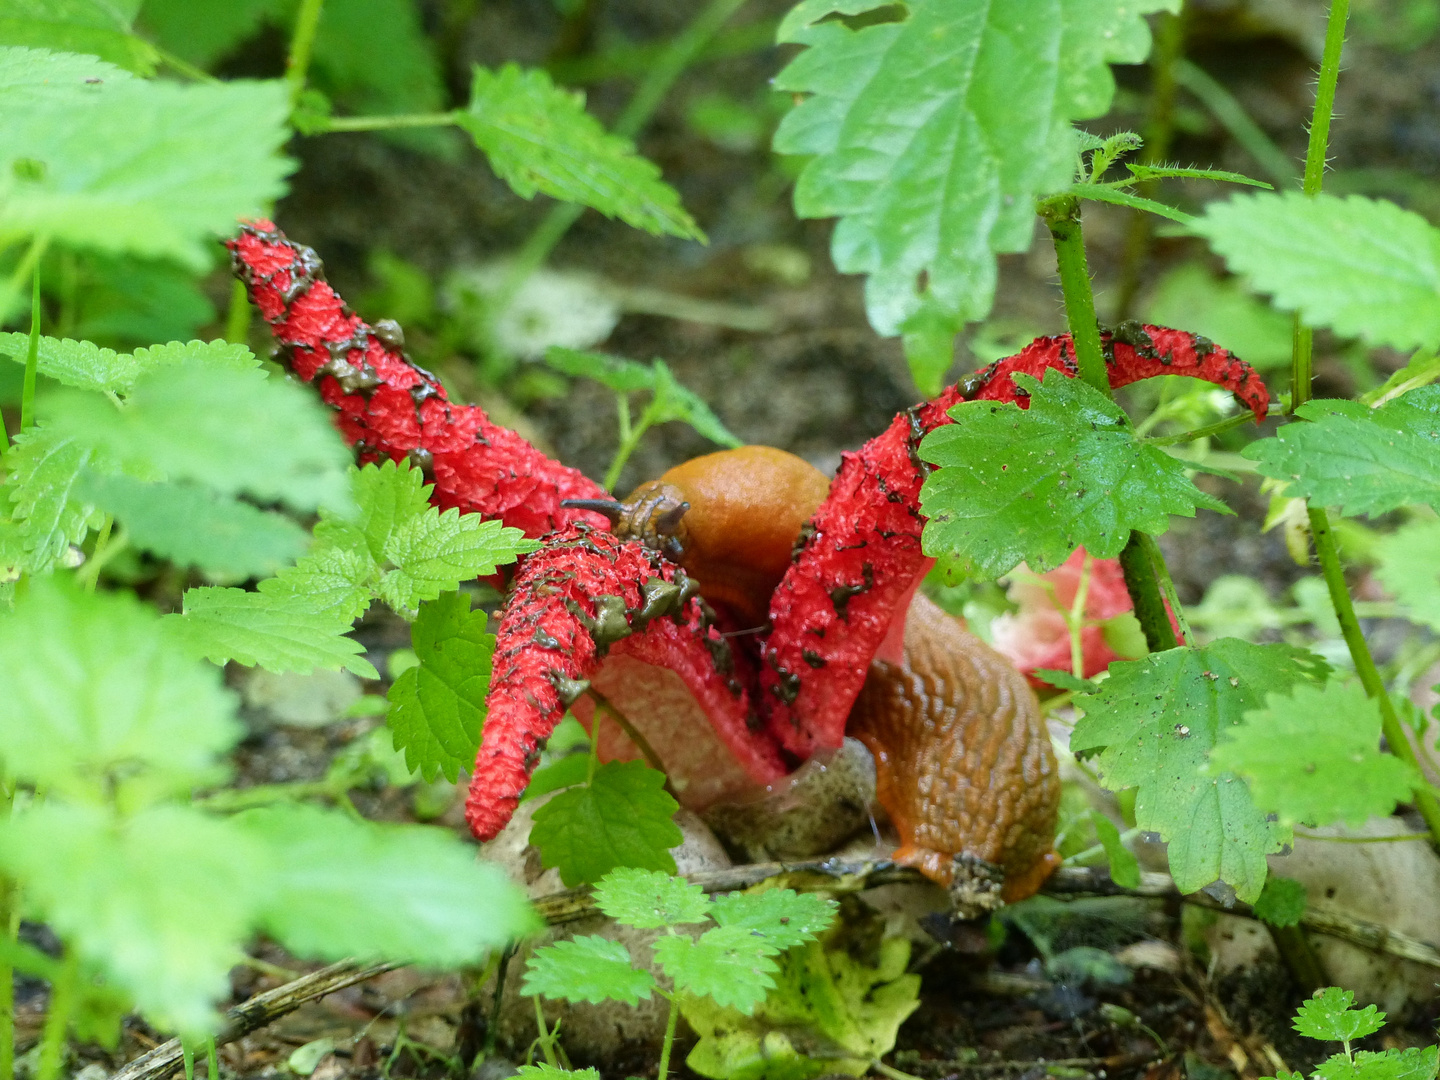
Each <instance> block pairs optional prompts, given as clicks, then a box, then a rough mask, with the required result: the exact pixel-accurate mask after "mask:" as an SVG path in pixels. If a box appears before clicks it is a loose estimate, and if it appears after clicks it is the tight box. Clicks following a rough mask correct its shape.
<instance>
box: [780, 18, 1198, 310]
mask: <svg viewBox="0 0 1440 1080" xmlns="http://www.w3.org/2000/svg"><path fill="white" fill-rule="evenodd" d="M886 8H887V5H886V4H885V3H884V2H883V0H869V2H864V0H861V2H849V3H843V2H836V0H819V2H815V0H806V2H805V3H801V4H800V5H798V6H797V7H796V8H795V9H794V10H792V11H791V12H790V14H789V15H788V16H787V17H786V18H785V19H784V21H783V22H782V23H781V25H780V30H779V34H778V38H779V40H780V41H781V42H791V43H795V44H800V45H805V46H807V48H806V49H805V51H804V52H802V53H801V54H800V55H799V56H798V57H796V58H795V59H794V60H792V61H791V63H790V65H789V66H788V67H786V68H785V70H784V71H782V72H781V73H780V75H779V76H777V78H776V79H775V86H776V88H777V89H779V90H783V91H788V92H791V93H796V94H806V95H809V96H808V97H807V98H806V99H805V100H804V101H803V102H802V103H801V104H800V105H798V106H797V107H796V108H795V109H794V110H793V111H792V112H791V113H790V114H789V115H788V116H786V117H785V119H784V121H783V122H782V123H781V125H780V129H779V131H778V132H777V133H776V135H775V149H776V150H777V151H779V152H780V153H782V154H802V155H806V156H809V157H810V160H809V162H808V163H807V164H806V166H805V168H804V170H803V171H802V173H801V174H800V180H799V182H798V184H797V185H796V189H795V210H796V213H798V214H799V215H800V216H801V217H838V218H840V221H839V223H838V225H837V226H836V229H835V234H834V239H833V241H832V245H831V249H832V254H833V256H834V259H835V265H836V266H837V267H838V268H839V269H840V270H842V271H844V272H846V273H863V274H868V275H869V280H868V281H867V282H866V306H867V309H868V311H869V314H870V321H871V323H872V325H874V327H875V328H876V329H877V330H879V331H880V332H881V333H882V334H897V333H900V332H901V331H902V329H903V330H909V329H911V328H912V326H915V325H918V318H917V317H919V316H920V315H921V314H922V313H926V314H927V315H928V316H929V317H930V318H931V319H932V320H935V319H940V320H944V321H945V322H946V323H948V324H949V327H950V330H951V332H953V331H954V330H957V329H958V328H959V326H960V325H961V324H963V323H964V322H967V321H971V320H975V319H980V318H983V317H984V316H985V315H986V314H987V313H988V312H989V310H990V305H991V303H992V301H993V298H994V292H995V279H996V278H995V275H996V270H995V254H996V253H998V252H1010V251H1024V250H1025V249H1026V248H1027V247H1029V245H1030V238H1031V236H1032V234H1033V230H1034V210H1033V202H1034V199H1035V197H1036V196H1037V195H1042V194H1048V193H1052V192H1057V191H1060V190H1063V189H1064V188H1066V187H1068V186H1069V184H1070V181H1071V179H1072V177H1073V174H1074V170H1075V161H1076V156H1077V152H1078V149H1079V142H1078V139H1077V136H1076V133H1075V131H1074V129H1073V128H1072V127H1071V126H1070V123H1069V121H1071V120H1076V119H1082V118H1085V117H1091V116H1099V115H1101V114H1102V113H1104V112H1105V111H1106V109H1107V108H1108V107H1109V104H1110V99H1111V96H1112V95H1113V92H1114V82H1113V79H1112V78H1111V75H1110V71H1109V68H1108V67H1107V66H1106V65H1107V62H1111V61H1114V62H1122V63H1125V62H1129V63H1134V62H1138V61H1139V60H1141V59H1143V58H1144V56H1145V54H1146V52H1147V51H1148V49H1149V45H1150V34H1149V30H1148V29H1147V27H1146V25H1145V22H1144V21H1143V19H1142V16H1143V15H1145V14H1147V13H1149V12H1152V11H1157V10H1161V9H1166V10H1175V8H1176V5H1175V4H1173V3H1170V2H1167V0H1141V2H1139V3H1134V2H1121V0H1103V2H1098V3H1097V2H1095V0H1060V2H1058V3H1057V2H1053V0H1012V2H1009V3H1005V4H992V5H985V6H981V7H973V8H972V7H967V6H964V5H961V6H956V5H954V4H947V3H944V2H943V0H914V2H912V3H909V4H906V5H904V6H903V7H901V6H899V5H895V8H896V11H897V13H896V14H895V15H891V16H890V17H889V18H882V19H879V20H867V22H868V25H864V26H863V27H862V28H861V29H858V30H852V29H851V28H850V27H849V26H848V25H847V24H846V23H845V22H844V21H843V20H839V19H831V18H829V16H830V15H831V14H832V13H833V12H837V11H838V12H841V13H843V14H859V13H868V12H874V11H876V10H877V9H886ZM884 14H885V15H890V12H889V11H888V10H886V11H884ZM1022 42H1023V46H1022V45H1021V44H1020V43H1022ZM920 102H923V103H924V104H923V106H920V105H918V104H917V103H920ZM922 278H923V280H924V284H923V286H921V285H917V279H922Z"/></svg>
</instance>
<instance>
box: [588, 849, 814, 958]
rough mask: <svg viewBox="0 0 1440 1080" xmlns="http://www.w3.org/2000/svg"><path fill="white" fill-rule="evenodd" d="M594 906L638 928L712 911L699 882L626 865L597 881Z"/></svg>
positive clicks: (673, 922) (688, 920)
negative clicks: (690, 881)
mask: <svg viewBox="0 0 1440 1080" xmlns="http://www.w3.org/2000/svg"><path fill="white" fill-rule="evenodd" d="M595 906H596V907H598V908H599V909H600V910H601V911H603V912H604V913H605V914H606V915H609V916H610V917H611V918H612V919H615V920H616V921H617V922H623V923H625V924H626V925H627V926H633V927H635V928H636V929H638V930H654V929H655V928H657V927H661V926H680V925H683V924H685V923H700V922H704V921H705V920H706V919H708V918H709V917H710V911H711V904H710V898H709V897H707V896H706V895H705V890H703V889H702V888H700V886H699V885H691V884H690V883H689V882H687V881H686V880H685V879H684V878H682V877H678V876H675V875H671V874H663V873H657V872H656V871H654V870H641V869H639V868H637V867H629V866H622V867H617V868H616V869H614V870H611V871H610V873H608V874H606V875H605V877H604V878H602V879H601V880H600V882H599V883H598V884H596V886H595ZM722 925H723V924H722ZM787 948H788V946H787Z"/></svg>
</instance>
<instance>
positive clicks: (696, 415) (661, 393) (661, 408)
mask: <svg viewBox="0 0 1440 1080" xmlns="http://www.w3.org/2000/svg"><path fill="white" fill-rule="evenodd" d="M652 363H653V367H654V371H655V397H654V400H652V401H651V403H650V405H649V406H648V408H647V409H646V411H647V412H651V411H652V410H653V416H654V419H653V421H652V422H653V423H656V424H664V423H668V422H670V421H672V420H680V421H682V422H684V423H686V424H689V425H690V426H691V427H692V428H694V429H695V430H696V431H697V432H699V433H700V434H701V435H703V436H705V438H707V439H709V440H710V441H711V442H717V443H719V444H720V445H721V446H729V447H736V446H740V445H741V442H740V440H739V439H738V438H736V437H735V435H734V434H733V433H732V432H731V431H730V429H729V428H727V427H726V426H725V425H724V424H722V423H721V422H720V418H719V417H718V416H716V415H715V414H714V413H713V412H712V411H711V410H710V406H709V405H707V404H705V400H704V398H702V397H700V395H699V394H697V393H695V391H693V390H691V389H689V388H688V387H685V386H681V385H680V384H679V383H678V382H676V381H675V376H674V375H672V374H670V369H669V368H668V367H667V366H666V365H665V361H663V360H655V361H653V362H652Z"/></svg>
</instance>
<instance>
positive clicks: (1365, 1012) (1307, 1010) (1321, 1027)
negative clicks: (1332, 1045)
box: [1295, 986, 1385, 1043]
mask: <svg viewBox="0 0 1440 1080" xmlns="http://www.w3.org/2000/svg"><path fill="white" fill-rule="evenodd" d="M1354 1005H1355V995H1354V994H1352V993H1351V992H1350V991H1349V990H1340V989H1337V988H1336V987H1333V986H1332V987H1329V988H1328V989H1325V990H1321V991H1320V992H1319V993H1318V994H1316V995H1315V996H1314V997H1312V998H1311V999H1310V1000H1309V1001H1307V1002H1305V1004H1303V1005H1301V1006H1300V1010H1299V1011H1298V1012H1297V1013H1296V1014H1295V1030H1296V1031H1298V1032H1300V1034H1301V1035H1307V1036H1309V1037H1310V1038H1312V1039H1323V1040H1325V1041H1327V1042H1344V1043H1348V1042H1350V1041H1351V1040H1353V1039H1362V1038H1364V1037H1365V1036H1366V1035H1373V1034H1375V1032H1377V1031H1379V1030H1380V1029H1381V1028H1382V1027H1384V1026H1385V1014H1384V1013H1382V1012H1381V1011H1380V1010H1379V1009H1377V1008H1376V1007H1375V1006H1374V1005H1367V1006H1365V1008H1363V1009H1357V1008H1355V1007H1354Z"/></svg>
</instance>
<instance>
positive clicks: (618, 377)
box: [545, 345, 655, 394]
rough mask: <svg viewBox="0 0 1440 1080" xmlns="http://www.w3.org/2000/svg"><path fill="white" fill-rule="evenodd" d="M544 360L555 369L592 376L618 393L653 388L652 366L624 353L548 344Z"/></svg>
mask: <svg viewBox="0 0 1440 1080" xmlns="http://www.w3.org/2000/svg"><path fill="white" fill-rule="evenodd" d="M545 363H546V364H547V365H549V366H550V367H552V368H554V369H555V370H556V371H558V372H560V373H562V374H564V375H570V376H573V377H574V378H577V379H594V380H595V381H596V382H598V383H599V384H600V385H601V386H607V387H609V388H610V389H611V390H614V391H615V392H616V393H617V394H633V393H635V392H636V391H638V390H654V389H655V370H654V368H648V367H646V366H645V365H644V364H641V363H637V362H636V361H634V360H626V359H625V358H624V357H623V356H608V355H606V354H605V353H598V352H591V351H589V350H588V349H567V348H566V347H565V346H563V345H551V346H550V348H548V349H546V350H545Z"/></svg>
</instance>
